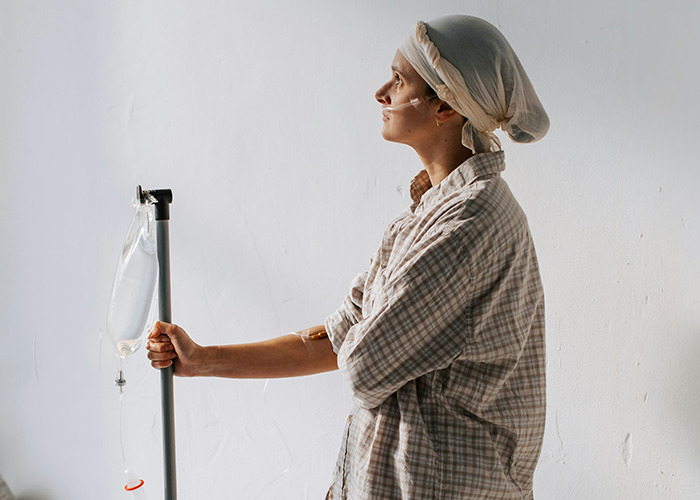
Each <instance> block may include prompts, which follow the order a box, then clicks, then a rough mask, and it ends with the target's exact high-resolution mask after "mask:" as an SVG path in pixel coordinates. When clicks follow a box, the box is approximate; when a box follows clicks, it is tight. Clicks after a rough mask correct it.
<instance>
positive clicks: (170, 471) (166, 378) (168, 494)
mask: <svg viewBox="0 0 700 500" xmlns="http://www.w3.org/2000/svg"><path fill="white" fill-rule="evenodd" d="M156 224H157V232H158V233H157V234H158V276H159V278H158V311H159V314H158V315H159V319H160V321H164V322H166V323H172V320H173V319H172V310H171V305H170V247H169V236H170V228H169V221H167V220H159V221H157V223H156ZM160 394H161V407H162V413H163V467H164V469H163V470H164V479H165V500H176V499H177V486H176V470H175V403H174V400H173V365H170V366H168V367H167V368H162V369H161V370H160Z"/></svg>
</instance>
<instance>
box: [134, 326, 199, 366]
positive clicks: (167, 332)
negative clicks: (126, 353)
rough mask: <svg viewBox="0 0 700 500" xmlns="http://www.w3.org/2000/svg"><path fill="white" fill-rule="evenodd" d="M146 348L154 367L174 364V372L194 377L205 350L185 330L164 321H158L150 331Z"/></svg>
mask: <svg viewBox="0 0 700 500" xmlns="http://www.w3.org/2000/svg"><path fill="white" fill-rule="evenodd" d="M146 349H148V359H150V360H151V365H152V366H153V368H157V369H160V368H167V367H168V366H170V365H171V364H172V365H173V374H175V375H177V376H179V377H193V376H194V375H195V374H196V371H197V368H198V365H197V363H198V360H199V359H200V358H201V353H202V350H203V348H202V346H200V345H197V344H196V343H195V342H194V341H193V340H192V339H191V338H190V337H189V335H187V333H185V330H183V329H182V328H180V327H179V326H177V325H172V324H170V323H163V322H162V321H158V322H156V324H155V325H153V328H151V331H150V332H149V333H148V341H147V342H146Z"/></svg>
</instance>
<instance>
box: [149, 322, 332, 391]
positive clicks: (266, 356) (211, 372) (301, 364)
mask: <svg viewBox="0 0 700 500" xmlns="http://www.w3.org/2000/svg"><path fill="white" fill-rule="evenodd" d="M323 331H325V329H324V327H323V326H322V325H319V326H315V327H312V328H309V329H307V330H303V331H301V332H299V333H300V335H296V334H287V335H283V336H281V337H277V338H274V339H270V340H265V341H262V342H255V343H251V344H238V345H225V346H200V345H198V344H196V343H195V342H194V341H193V340H192V339H191V338H190V337H189V335H187V333H186V332H185V331H184V330H183V329H182V328H180V327H179V326H177V325H173V324H169V323H163V322H160V321H159V322H157V323H156V324H155V325H154V326H153V328H152V329H151V331H150V333H149V335H148V342H147V343H146V348H147V349H148V351H149V352H148V359H150V360H151V365H152V366H153V367H154V368H165V367H167V366H170V365H171V364H173V366H174V374H175V375H178V376H181V377H195V376H209V377H228V378H280V377H296V376H301V375H311V374H314V373H321V372H326V371H331V370H337V369H338V362H337V356H336V354H335V353H334V352H333V348H332V346H331V343H330V341H329V340H328V338H327V337H325V336H321V338H315V339H311V338H309V337H312V336H315V335H317V334H319V333H320V332H323ZM302 335H303V336H302Z"/></svg>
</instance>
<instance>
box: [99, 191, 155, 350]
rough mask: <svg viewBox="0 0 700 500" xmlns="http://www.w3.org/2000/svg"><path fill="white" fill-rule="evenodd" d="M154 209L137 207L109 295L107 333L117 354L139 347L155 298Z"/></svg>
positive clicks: (150, 206)
mask: <svg viewBox="0 0 700 500" xmlns="http://www.w3.org/2000/svg"><path fill="white" fill-rule="evenodd" d="M153 212H154V209H153V206H152V205H143V204H140V205H138V207H137V208H136V213H135V214H134V217H133V218H132V220H131V225H130V226H129V230H128V231H127V234H126V239H125V241H124V247H123V249H122V253H121V256H120V258H119V264H118V266H117V273H116V275H115V277H114V284H113V285H112V294H111V295H110V298H109V310H108V312H107V334H108V336H109V338H110V340H111V341H112V343H113V344H114V347H115V348H116V349H117V353H118V355H119V356H120V357H126V356H128V355H129V354H131V353H132V352H134V351H136V350H137V349H138V348H139V347H140V346H141V342H142V339H141V337H142V336H143V334H144V333H145V331H146V329H147V327H148V319H149V311H150V310H151V307H152V305H153V302H154V298H155V288H156V282H157V279H158V256H157V254H156V224H155V217H154V213H153Z"/></svg>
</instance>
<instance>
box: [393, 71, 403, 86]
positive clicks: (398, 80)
mask: <svg viewBox="0 0 700 500" xmlns="http://www.w3.org/2000/svg"><path fill="white" fill-rule="evenodd" d="M394 81H395V82H396V85H398V84H399V83H401V77H400V76H399V75H398V73H397V74H395V75H394Z"/></svg>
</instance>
